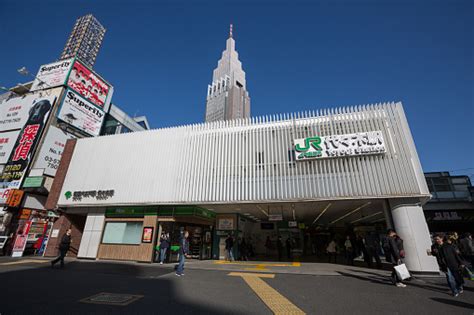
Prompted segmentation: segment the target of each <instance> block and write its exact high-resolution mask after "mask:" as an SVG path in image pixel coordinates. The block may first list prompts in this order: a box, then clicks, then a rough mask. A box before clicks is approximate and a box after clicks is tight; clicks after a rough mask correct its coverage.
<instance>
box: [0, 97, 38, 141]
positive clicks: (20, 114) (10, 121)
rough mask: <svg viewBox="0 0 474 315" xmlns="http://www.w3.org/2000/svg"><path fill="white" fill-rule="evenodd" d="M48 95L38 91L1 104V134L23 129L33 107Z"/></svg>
mask: <svg viewBox="0 0 474 315" xmlns="http://www.w3.org/2000/svg"><path fill="white" fill-rule="evenodd" d="M46 93H47V92H43V91H38V92H35V93H31V94H27V95H25V96H22V97H15V98H12V99H9V100H8V101H4V102H3V103H0V132H2V131H7V130H14V129H21V128H23V126H24V125H25V123H26V121H27V120H28V117H29V115H30V110H31V108H32V106H33V105H34V104H35V102H36V100H37V99H40V98H42V97H43V95H46Z"/></svg>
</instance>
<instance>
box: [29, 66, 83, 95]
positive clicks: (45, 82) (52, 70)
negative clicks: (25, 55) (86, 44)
mask: <svg viewBox="0 0 474 315" xmlns="http://www.w3.org/2000/svg"><path fill="white" fill-rule="evenodd" d="M73 62H74V58H71V59H66V60H61V61H57V62H53V63H50V64H47V65H42V66H41V67H40V68H39V70H38V74H37V75H36V78H35V81H33V85H32V86H31V89H30V91H36V90H41V89H48V88H51V87H55V86H60V85H64V84H65V83H66V78H67V75H68V74H69V71H70V70H71V67H72V64H73Z"/></svg>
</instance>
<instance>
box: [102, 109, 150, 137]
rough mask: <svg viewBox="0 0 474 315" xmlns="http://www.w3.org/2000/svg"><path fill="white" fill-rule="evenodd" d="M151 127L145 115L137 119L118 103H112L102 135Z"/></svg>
mask: <svg viewBox="0 0 474 315" xmlns="http://www.w3.org/2000/svg"><path fill="white" fill-rule="evenodd" d="M147 129H150V126H149V125H148V121H147V119H146V117H145V116H141V117H140V118H139V120H138V121H137V120H136V119H135V118H133V117H130V116H129V115H128V114H127V113H126V112H124V111H123V110H121V109H120V108H119V107H118V106H117V105H115V104H112V105H111V106H110V110H109V112H108V113H107V114H106V115H105V121H104V126H103V127H102V132H101V134H102V135H114V134H120V133H128V132H136V131H143V130H147Z"/></svg>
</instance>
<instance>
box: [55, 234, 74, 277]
mask: <svg viewBox="0 0 474 315" xmlns="http://www.w3.org/2000/svg"><path fill="white" fill-rule="evenodd" d="M71 232H72V231H71V229H67V231H66V234H64V235H63V237H62V239H61V243H59V256H58V257H57V258H56V259H54V260H53V261H51V268H54V265H55V264H56V263H58V262H61V268H63V267H64V257H66V254H67V252H68V251H69V247H70V246H71Z"/></svg>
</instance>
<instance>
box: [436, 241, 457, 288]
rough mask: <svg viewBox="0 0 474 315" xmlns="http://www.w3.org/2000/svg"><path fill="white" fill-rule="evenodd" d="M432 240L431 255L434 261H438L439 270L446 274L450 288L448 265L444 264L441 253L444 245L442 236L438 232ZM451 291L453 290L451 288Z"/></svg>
mask: <svg viewBox="0 0 474 315" xmlns="http://www.w3.org/2000/svg"><path fill="white" fill-rule="evenodd" d="M433 241H434V243H433V245H431V255H433V256H434V257H436V261H437V262H438V266H439V270H441V271H442V272H443V273H444V274H445V275H446V281H447V282H448V286H449V288H450V289H451V288H452V285H451V282H452V280H451V278H450V276H449V274H448V266H446V263H445V260H444V256H443V253H442V247H443V245H444V239H443V236H442V235H440V234H438V235H435V236H434V238H433ZM451 290H452V289H451ZM451 292H453V290H452V291H451Z"/></svg>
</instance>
